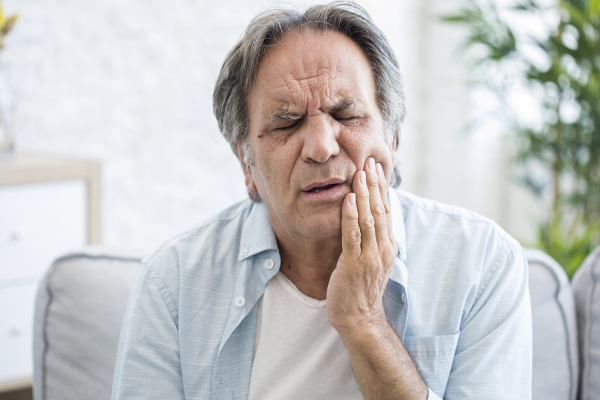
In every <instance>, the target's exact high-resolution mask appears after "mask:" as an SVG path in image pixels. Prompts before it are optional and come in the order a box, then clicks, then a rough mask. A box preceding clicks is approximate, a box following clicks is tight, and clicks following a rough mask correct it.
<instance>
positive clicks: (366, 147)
mask: <svg viewBox="0 0 600 400" xmlns="http://www.w3.org/2000/svg"><path fill="white" fill-rule="evenodd" d="M379 135H381V136H382V137H381V138H379V137H378V136H379ZM341 144H342V146H343V147H344V149H345V150H346V152H347V153H348V156H350V159H351V160H352V162H353V163H354V164H355V165H356V168H357V169H358V170H362V169H363V167H364V165H365V162H366V160H367V158H368V157H373V158H374V159H375V162H378V163H381V166H382V167H383V170H384V171H385V173H386V176H388V174H391V171H392V169H393V168H394V165H393V164H394V162H393V155H392V153H391V150H390V148H389V146H388V145H387V143H386V142H385V140H384V138H383V134H365V135H357V134H356V133H354V134H353V133H349V134H347V135H343V136H342V138H341Z"/></svg>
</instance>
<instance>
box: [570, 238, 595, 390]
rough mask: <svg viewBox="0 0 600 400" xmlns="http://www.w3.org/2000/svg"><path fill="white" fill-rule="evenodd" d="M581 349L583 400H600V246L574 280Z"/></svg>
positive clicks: (578, 271)
mask: <svg viewBox="0 0 600 400" xmlns="http://www.w3.org/2000/svg"><path fill="white" fill-rule="evenodd" d="M573 292H574V293H575V303H576V306H577V323H578V327H579V348H580V354H581V357H580V367H581V383H580V396H579V399H580V400H597V399H600V247H598V248H597V249H596V250H595V251H594V252H592V254H590V255H589V256H588V257H587V258H586V260H585V262H584V263H583V265H582V266H581V267H580V268H579V269H578V270H577V272H576V273H575V276H574V277H573Z"/></svg>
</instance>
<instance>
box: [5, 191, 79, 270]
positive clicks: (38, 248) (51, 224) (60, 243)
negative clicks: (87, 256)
mask: <svg viewBox="0 0 600 400" xmlns="http://www.w3.org/2000/svg"><path fill="white" fill-rule="evenodd" d="M86 189H87V187H86V182H85V181H84V180H83V179H74V180H64V181H51V182H43V183H34V184H21V185H10V186H0V281H10V280H18V279H29V278H37V277H39V276H40V275H41V274H42V273H43V272H44V271H45V270H46V268H47V267H48V266H49V265H50V263H51V262H52V261H53V260H54V259H55V258H56V256H58V255H60V254H62V253H64V252H66V251H69V250H73V249H74V248H79V247H81V246H83V245H85V243H86V242H87V236H86V233H87V220H86V216H87V190H86Z"/></svg>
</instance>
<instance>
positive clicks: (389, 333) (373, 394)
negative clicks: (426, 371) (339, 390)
mask: <svg viewBox="0 0 600 400" xmlns="http://www.w3.org/2000/svg"><path fill="white" fill-rule="evenodd" d="M340 337H341V338H342V341H343V343H344V346H345V347H346V350H347V351H348V354H349V355H350V360H351V361H352V366H353V368H354V373H355V374H356V379H357V380H358V383H359V385H360V387H361V390H362V392H363V395H364V396H365V399H366V400H374V399H377V400H382V399H395V400H398V399H403V400H404V399H405V400H409V399H410V400H413V399H415V400H416V399H419V400H425V399H427V396H428V389H427V385H426V384H425V382H423V379H421V375H420V374H419V372H418V371H417V369H416V367H415V365H414V363H413V361H412V359H411V358H410V355H409V354H408V352H407V351H406V349H405V348H404V345H403V344H402V341H401V340H400V339H399V338H398V337H397V336H396V334H395V332H394V331H393V329H392V328H391V327H390V326H389V324H388V323H387V322H383V323H380V324H378V325H375V326H368V327H363V328H361V329H358V330H357V329H355V330H348V331H345V332H342V333H340Z"/></svg>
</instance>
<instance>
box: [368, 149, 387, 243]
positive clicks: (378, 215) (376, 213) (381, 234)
mask: <svg viewBox="0 0 600 400" xmlns="http://www.w3.org/2000/svg"><path fill="white" fill-rule="evenodd" d="M365 169H366V171H367V187H368V189H369V204H370V206H371V215H372V216H373V220H374V221H375V235H376V237H377V243H378V244H379V246H381V245H382V244H387V243H389V242H390V238H389V233H388V227H387V226H388V221H387V219H386V215H385V206H384V205H383V202H382V201H381V189H380V186H379V177H378V176H377V167H376V166H375V159H374V158H373V157H369V158H368V159H367V163H366V168H365ZM384 181H385V179H384Z"/></svg>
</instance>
